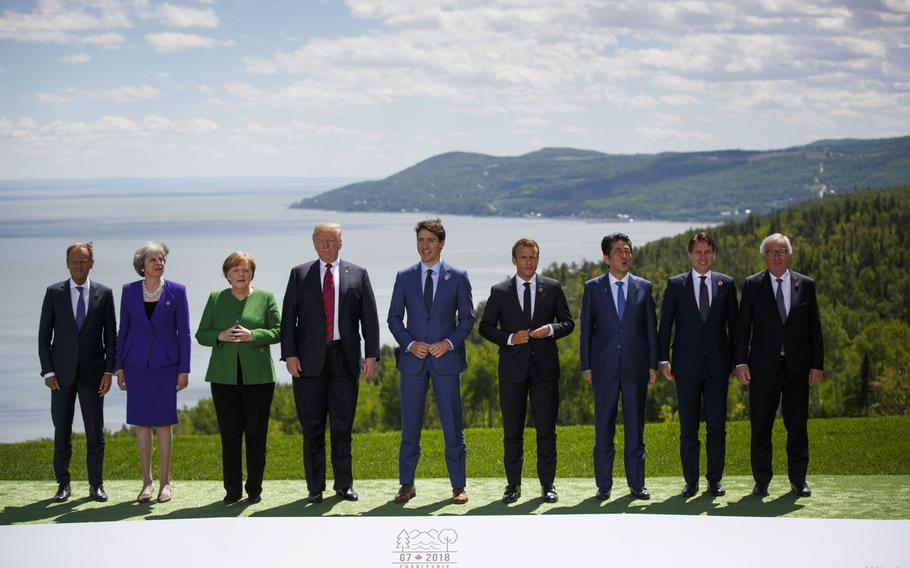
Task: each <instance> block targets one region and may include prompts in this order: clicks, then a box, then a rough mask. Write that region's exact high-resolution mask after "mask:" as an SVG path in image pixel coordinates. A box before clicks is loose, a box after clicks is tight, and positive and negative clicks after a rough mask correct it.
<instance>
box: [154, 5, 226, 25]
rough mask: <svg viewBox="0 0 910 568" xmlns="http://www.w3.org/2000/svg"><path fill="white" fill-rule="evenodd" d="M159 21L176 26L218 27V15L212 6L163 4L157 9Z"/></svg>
mask: <svg viewBox="0 0 910 568" xmlns="http://www.w3.org/2000/svg"><path fill="white" fill-rule="evenodd" d="M156 15H157V18H158V21H160V22H161V23H162V24H164V25H166V26H173V27H176V28H217V27H218V16H217V15H215V11H214V10H212V9H211V8H207V9H205V10H200V9H199V8H190V7H189V6H176V5H174V4H167V3H165V4H162V5H160V6H158V9H157V10H156Z"/></svg>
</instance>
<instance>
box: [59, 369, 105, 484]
mask: <svg viewBox="0 0 910 568" xmlns="http://www.w3.org/2000/svg"><path fill="white" fill-rule="evenodd" d="M76 377H77V378H76V380H75V381H73V384H71V385H69V386H64V385H62V384H61V385H60V390H52V391H51V420H52V421H53V423H54V477H55V478H56V479H57V483H58V484H60V485H66V484H68V483H69V482H70V458H72V456H73V417H74V415H75V413H76V398H78V399H79V408H80V410H81V411H82V423H83V425H84V426H85V450H86V451H85V469H86V472H87V473H88V482H89V484H90V485H92V486H96V485H101V481H102V473H103V471H102V470H103V467H104V397H102V396H99V395H98V385H99V383H100V381H101V377H100V376H98V377H80V376H79V372H78V370H77V372H76Z"/></svg>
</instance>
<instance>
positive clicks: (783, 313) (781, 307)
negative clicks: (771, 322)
mask: <svg viewBox="0 0 910 568" xmlns="http://www.w3.org/2000/svg"><path fill="white" fill-rule="evenodd" d="M783 282H784V279H783V278H778V279H777V294H775V298H776V299H777V311H778V312H780V322H781V323H784V322H785V321H787V305H786V304H784V289H783V287H782V284H783Z"/></svg>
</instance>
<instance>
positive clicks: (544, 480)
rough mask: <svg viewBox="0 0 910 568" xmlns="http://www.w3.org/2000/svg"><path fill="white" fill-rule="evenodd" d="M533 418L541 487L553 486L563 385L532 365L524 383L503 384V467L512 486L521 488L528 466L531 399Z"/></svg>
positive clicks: (501, 400)
mask: <svg viewBox="0 0 910 568" xmlns="http://www.w3.org/2000/svg"><path fill="white" fill-rule="evenodd" d="M529 395H530V397H531V417H532V418H533V420H534V428H535V429H536V430H537V477H538V479H539V480H540V483H541V485H546V486H548V485H552V484H553V479H554V478H555V477H556V418H557V414H558V413H559V381H558V380H557V379H555V378H550V379H547V380H544V379H542V378H541V377H540V376H539V374H538V372H537V368H536V366H535V365H534V362H533V361H532V362H531V364H530V365H529V366H528V376H527V377H526V378H525V380H524V381H523V382H506V381H503V380H501V379H500V381H499V408H500V410H502V432H503V436H502V444H503V464H504V465H505V470H506V480H507V482H508V483H509V484H510V485H520V484H521V469H522V465H523V464H524V433H525V417H526V416H527V407H528V396H529Z"/></svg>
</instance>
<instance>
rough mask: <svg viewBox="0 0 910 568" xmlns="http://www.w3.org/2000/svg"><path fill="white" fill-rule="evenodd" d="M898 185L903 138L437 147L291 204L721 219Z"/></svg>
mask: <svg viewBox="0 0 910 568" xmlns="http://www.w3.org/2000/svg"><path fill="white" fill-rule="evenodd" d="M906 184H910V137H902V138H891V139H880V140H853V139H845V140H820V141H818V142H813V143H811V144H807V145H805V146H797V147H793V148H785V149H781V150H767V151H746V150H718V151H713V152H682V153H672V152H668V153H662V154H633V155H611V154H602V153H600V152H593V151H586V150H576V149H572V148H545V149H543V150H539V151H537V152H531V153H529V154H525V155H523V156H517V157H496V156H487V155H484V154H472V153H465V152H450V153H447V154H441V155H438V156H434V157H432V158H429V159H427V160H424V161H422V162H420V163H418V164H416V165H414V166H411V167H410V168H407V169H405V170H403V171H401V172H398V173H396V174H394V175H392V176H389V177H387V178H385V179H383V180H378V181H365V182H359V183H354V184H350V185H346V186H343V187H340V188H337V189H333V190H331V191H328V192H326V193H322V194H320V195H317V196H316V197H311V198H307V199H302V200H300V201H298V202H297V203H295V204H293V205H292V206H291V207H294V208H306V209H331V210H337V211H433V212H440V213H452V214H462V215H502V216H525V215H529V216H544V217H558V216H561V217H588V218H592V217H599V218H611V217H617V216H620V217H623V218H624V216H629V217H632V218H637V219H666V220H669V219H676V220H693V219H695V220H701V221H705V222H720V221H728V220H735V219H742V218H745V217H746V216H747V210H748V211H751V212H752V213H753V214H763V213H768V212H770V211H772V210H774V209H781V208H784V207H787V206H789V205H792V204H794V203H797V202H800V201H806V200H810V199H815V198H818V197H820V196H823V195H827V194H830V193H832V192H834V193H843V192H850V191H854V190H857V189H867V188H881V187H895V186H900V185H906Z"/></svg>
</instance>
